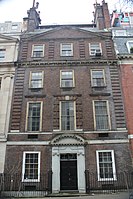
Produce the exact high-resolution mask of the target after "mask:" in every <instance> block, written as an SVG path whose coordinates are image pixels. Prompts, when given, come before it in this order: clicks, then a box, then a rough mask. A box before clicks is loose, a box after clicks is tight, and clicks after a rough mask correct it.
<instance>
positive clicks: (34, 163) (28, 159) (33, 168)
mask: <svg viewBox="0 0 133 199" xmlns="http://www.w3.org/2000/svg"><path fill="white" fill-rule="evenodd" d="M23 161H24V162H23V180H24V181H38V180H39V167H40V165H39V164H40V154H39V152H33V153H31V152H25V153H24V159H23Z"/></svg>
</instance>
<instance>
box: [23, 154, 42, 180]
mask: <svg viewBox="0 0 133 199" xmlns="http://www.w3.org/2000/svg"><path fill="white" fill-rule="evenodd" d="M26 154H38V179H24V175H25V160H26ZM40 157H41V153H40V151H24V152H23V165H22V182H40Z"/></svg>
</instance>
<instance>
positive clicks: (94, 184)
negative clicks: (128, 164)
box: [85, 170, 133, 193]
mask: <svg viewBox="0 0 133 199" xmlns="http://www.w3.org/2000/svg"><path fill="white" fill-rule="evenodd" d="M85 177H86V192H87V193H92V192H97V193H113V192H118V191H128V190H130V189H132V188H133V174H132V173H125V172H121V173H117V174H114V175H113V178H110V179H109V178H101V177H100V176H98V174H96V173H90V172H89V171H88V170H86V171H85Z"/></svg>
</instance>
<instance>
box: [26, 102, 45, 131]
mask: <svg viewBox="0 0 133 199" xmlns="http://www.w3.org/2000/svg"><path fill="white" fill-rule="evenodd" d="M33 103H34V104H35V103H40V104H41V106H40V126H39V131H42V108H43V102H42V101H29V102H27V111H26V123H25V130H26V131H28V114H29V105H30V104H33ZM39 131H30V132H39Z"/></svg>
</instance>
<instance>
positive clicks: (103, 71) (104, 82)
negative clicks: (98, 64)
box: [91, 69, 106, 87]
mask: <svg viewBox="0 0 133 199" xmlns="http://www.w3.org/2000/svg"><path fill="white" fill-rule="evenodd" d="M93 71H102V73H103V84H104V85H101V86H98V85H94V84H93V79H94V78H93ZM95 79H96V78H95ZM97 79H98V78H97ZM91 86H92V87H105V86H106V81H105V70H104V69H91Z"/></svg>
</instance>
